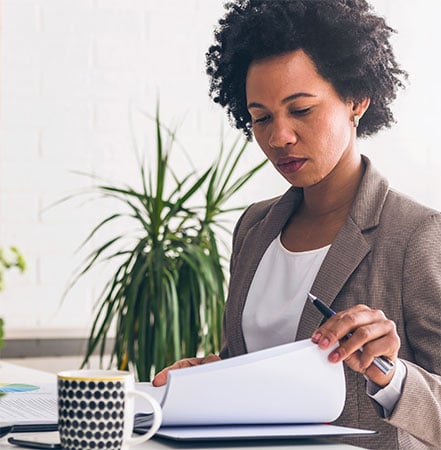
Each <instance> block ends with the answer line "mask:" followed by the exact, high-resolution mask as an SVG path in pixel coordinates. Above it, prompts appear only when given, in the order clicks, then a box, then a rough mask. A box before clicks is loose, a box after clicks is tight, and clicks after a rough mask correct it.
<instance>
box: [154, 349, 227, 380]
mask: <svg viewBox="0 0 441 450" xmlns="http://www.w3.org/2000/svg"><path fill="white" fill-rule="evenodd" d="M219 360H220V358H219V356H217V355H212V354H210V355H207V356H204V357H202V358H185V359H181V360H179V361H176V362H175V363H173V364H172V365H171V366H168V367H166V368H164V369H162V370H161V371H160V372H158V373H157V374H156V375H155V377H154V378H153V380H152V384H153V386H156V387H159V386H163V385H164V384H166V383H167V376H168V372H169V371H170V370H176V369H183V368H185V367H192V366H198V365H200V364H206V363H210V362H214V361H219Z"/></svg>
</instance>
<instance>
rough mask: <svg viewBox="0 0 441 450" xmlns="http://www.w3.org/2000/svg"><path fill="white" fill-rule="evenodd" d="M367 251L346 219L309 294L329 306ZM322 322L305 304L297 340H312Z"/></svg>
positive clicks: (362, 238) (356, 230)
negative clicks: (314, 332)
mask: <svg viewBox="0 0 441 450" xmlns="http://www.w3.org/2000/svg"><path fill="white" fill-rule="evenodd" d="M370 248H371V247H370V244H369V243H368V242H366V240H365V238H364V236H363V235H362V233H361V231H360V229H359V228H358V226H357V225H356V224H355V223H354V222H353V221H352V220H347V221H346V222H345V224H344V225H343V227H342V228H341V230H340V231H339V233H338V235H337V236H336V238H335V240H334V242H333V244H332V246H331V248H330V249H329V252H328V254H327V255H326V257H325V259H324V261H323V264H322V266H321V267H320V270H319V272H318V274H317V277H316V279H315V281H314V284H313V285H312V288H311V292H312V293H313V294H314V295H317V297H319V298H320V299H321V300H323V301H324V302H325V303H326V304H327V305H328V306H331V304H332V303H333V301H334V300H335V297H336V296H337V294H338V293H339V292H340V290H341V289H342V287H343V286H344V284H345V283H346V281H347V279H348V278H349V276H350V275H351V273H352V272H353V271H354V270H355V269H356V268H357V267H358V265H359V264H360V263H361V261H362V260H363V258H364V257H365V256H366V255H367V254H368V253H369V251H370ZM322 320H323V316H322V315H321V314H320V312H319V311H317V309H316V308H315V307H314V306H313V305H312V304H311V302H309V301H307V302H306V303H305V307H304V309H303V312H302V316H301V318H300V322H299V327H298V329H297V336H296V340H300V339H307V338H309V337H311V335H312V333H313V331H314V330H315V329H316V328H318V327H319V325H320V323H321V322H322Z"/></svg>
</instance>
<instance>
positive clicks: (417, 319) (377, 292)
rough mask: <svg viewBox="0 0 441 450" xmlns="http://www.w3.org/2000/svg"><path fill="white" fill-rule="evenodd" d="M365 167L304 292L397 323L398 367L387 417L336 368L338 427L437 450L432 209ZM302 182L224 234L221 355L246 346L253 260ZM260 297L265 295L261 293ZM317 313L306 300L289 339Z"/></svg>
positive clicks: (392, 445)
mask: <svg viewBox="0 0 441 450" xmlns="http://www.w3.org/2000/svg"><path fill="white" fill-rule="evenodd" d="M363 160H364V162H365V164H366V171H365V174H364V177H363V179H362V181H361V184H360V187H359V191H358V193H357V196H356V198H355V200H354V203H353V205H352V208H351V211H350V213H349V216H348V217H347V219H346V222H345V223H344V225H343V227H342V228H341V230H340V231H339V233H338V235H337V236H336V238H335V240H334V242H333V243H332V246H331V248H330V250H329V252H328V254H327V256H326V258H325V260H324V261H323V264H322V266H321V268H320V270H319V272H318V274H317V277H316V279H315V281H314V284H313V287H312V290H311V291H312V293H314V294H315V295H317V296H319V297H320V298H322V299H323V300H324V301H325V302H326V303H327V304H328V305H331V306H332V308H333V309H335V310H337V311H340V310H343V309H345V308H348V307H350V306H352V305H355V304H359V303H363V304H366V305H368V306H370V307H372V308H378V309H381V310H383V311H384V313H385V314H386V316H387V317H388V318H389V319H392V320H393V321H394V322H395V323H396V325H397V331H398V334H399V336H400V338H401V349H400V353H399V357H400V358H401V359H402V361H403V362H404V364H405V365H406V368H407V376H406V380H405V383H404V388H403V392H402V395H401V398H400V400H399V401H398V403H397V405H396V407H395V409H394V411H393V413H392V415H391V416H390V417H389V418H387V419H384V418H382V408H380V407H379V405H378V404H377V403H376V402H374V401H370V399H369V397H368V396H367V395H366V388H365V379H364V377H363V376H362V375H360V374H357V373H355V372H353V371H352V370H350V369H348V368H345V374H346V385H347V397H346V404H345V408H344V411H343V413H342V415H341V416H340V417H339V419H338V420H337V423H338V424H340V425H345V426H350V427H357V428H367V429H373V430H376V431H378V432H379V434H377V435H374V436H369V437H359V438H350V439H349V438H347V439H342V441H344V442H349V443H352V444H354V445H360V446H362V447H365V448H372V449H376V450H378V449H384V450H391V449H406V450H411V449H428V448H436V449H441V376H440V375H441V215H440V213H439V212H438V211H435V210H432V209H429V208H427V207H424V206H422V205H420V204H418V203H416V202H414V201H412V200H411V199H409V198H407V197H405V196H404V195H402V194H399V193H397V192H395V191H393V190H391V189H390V188H389V187H388V183H387V181H386V180H385V179H384V178H383V177H382V176H381V175H380V174H379V173H378V172H377V171H376V170H375V169H374V168H373V167H372V165H371V163H370V161H369V160H368V159H367V158H366V157H363ZM301 200H302V190H301V189H296V188H291V189H289V190H288V191H287V192H286V193H285V194H284V195H283V196H281V197H278V198H275V199H272V200H267V201H263V202H259V203H256V204H254V205H252V206H250V207H249V208H248V209H247V210H246V211H245V212H244V214H243V215H242V217H241V218H240V219H239V222H238V223H237V225H236V228H235V232H234V239H233V252H232V258H231V267H230V272H231V277H230V287H229V294H228V299H227V304H226V309H225V315H224V336H223V346H222V350H221V353H220V356H221V357H222V358H228V357H230V356H235V355H240V354H243V353H245V352H246V351H247V349H246V345H245V341H244V337H243V332H242V312H243V309H244V305H245V301H246V297H247V294H248V290H249V287H250V284H251V281H252V279H253V276H254V274H255V272H256V269H257V266H258V264H259V262H260V260H261V258H262V256H263V254H264V252H265V250H266V248H267V247H268V245H269V244H270V243H271V241H272V240H273V239H274V238H275V237H276V236H277V235H278V234H279V233H280V231H281V230H282V228H283V227H284V225H285V224H286V222H287V220H288V218H289V217H290V216H291V214H292V213H293V211H295V210H296V208H297V207H298V206H299V204H300V202H301ZM268 301H271V299H270V298H269V299H268ZM321 320H322V317H321V315H320V314H319V313H318V312H317V310H316V309H315V308H313V307H312V306H311V304H310V303H309V302H308V303H306V305H305V308H304V310H303V313H302V316H301V319H300V324H299V328H298V332H297V336H296V340H300V339H306V338H310V337H311V335H312V332H313V331H314V330H315V329H316V328H317V327H318V326H319V324H320V322H321Z"/></svg>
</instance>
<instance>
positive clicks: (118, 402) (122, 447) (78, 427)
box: [57, 370, 162, 450]
mask: <svg viewBox="0 0 441 450" xmlns="http://www.w3.org/2000/svg"><path fill="white" fill-rule="evenodd" d="M57 378H58V422H59V425H58V428H59V432H60V440H61V445H62V447H63V449H65V450H79V449H87V450H126V449H127V448H128V447H130V446H132V445H136V444H140V443H141V442H145V441H147V440H148V439H150V438H151V437H152V436H153V435H154V434H155V433H156V431H157V430H158V428H159V427H160V425H161V421H162V410H161V407H160V405H159V403H158V402H157V401H156V400H155V399H154V398H153V397H152V396H150V395H149V394H147V393H145V392H139V391H136V390H134V386H135V379H134V376H133V374H132V373H129V372H124V371H118V370H73V371H65V372H60V373H59V374H58V376H57ZM134 396H139V397H142V398H144V399H145V400H146V401H147V402H148V403H149V404H150V410H152V411H153V423H152V426H151V428H150V430H149V431H148V432H147V433H145V434H143V435H141V436H136V437H132V430H133V423H134V398H133V397H134Z"/></svg>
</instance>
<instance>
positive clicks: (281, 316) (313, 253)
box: [242, 234, 406, 417]
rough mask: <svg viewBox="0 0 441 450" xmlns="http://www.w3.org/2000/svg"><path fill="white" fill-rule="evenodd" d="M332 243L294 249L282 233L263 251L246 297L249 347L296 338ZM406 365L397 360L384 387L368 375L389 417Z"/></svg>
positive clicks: (245, 329)
mask: <svg viewBox="0 0 441 450" xmlns="http://www.w3.org/2000/svg"><path fill="white" fill-rule="evenodd" d="M330 247H331V246H330V245H327V246H326V247H322V248H318V249H316V250H309V251H306V252H291V251H289V250H287V249H286V248H285V247H284V246H283V244H282V241H281V237H280V234H279V236H277V238H276V239H274V241H273V242H272V243H271V244H270V245H269V247H268V248H267V250H266V252H265V254H264V255H263V257H262V259H261V261H260V263H259V266H258V267H257V270H256V273H255V274H254V278H253V281H252V283H251V286H250V290H249V292H248V297H247V299H246V303H245V307H244V311H243V316H242V329H243V334H244V338H245V343H246V346H247V350H248V351H249V352H254V351H257V350H261V349H264V348H268V347H274V346H276V345H281V344H287V343H289V342H292V341H294V340H295V336H296V333H297V328H298V326H299V321H300V316H301V314H302V311H303V308H304V306H305V302H306V300H307V294H308V292H309V291H310V290H311V287H312V284H313V283H314V280H315V277H316V276H317V273H318V271H319V270H320V266H321V265H322V262H323V260H324V259H325V256H326V254H327V253H328V250H329V248H330ZM405 378H406V366H405V365H404V364H403V363H402V362H401V361H400V360H397V370H396V371H395V373H394V376H393V378H392V380H391V382H390V383H389V384H388V385H387V386H386V387H385V388H383V389H381V388H380V387H379V386H377V385H375V384H374V383H373V382H372V381H370V380H368V379H367V385H366V391H367V394H368V395H369V397H371V398H373V399H375V400H376V401H377V402H378V403H379V404H380V405H381V406H382V407H383V410H384V413H385V417H389V416H390V414H391V413H392V411H393V409H394V407H395V405H396V403H397V402H398V400H399V398H400V395H401V392H402V390H403V383H404V380H405Z"/></svg>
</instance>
